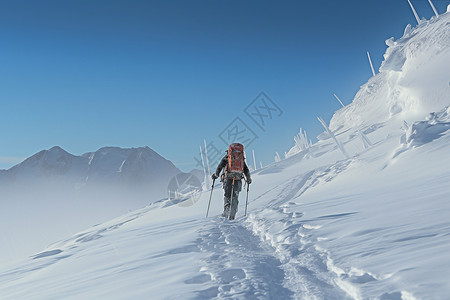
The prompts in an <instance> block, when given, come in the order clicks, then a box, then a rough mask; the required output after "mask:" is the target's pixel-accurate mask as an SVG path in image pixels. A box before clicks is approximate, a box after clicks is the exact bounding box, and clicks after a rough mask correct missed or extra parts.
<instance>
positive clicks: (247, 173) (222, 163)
mask: <svg viewBox="0 0 450 300" xmlns="http://www.w3.org/2000/svg"><path fill="white" fill-rule="evenodd" d="M227 163H228V156H227V155H225V156H224V157H223V158H222V160H221V161H220V163H219V165H218V166H217V169H216V176H217V177H219V175H220V172H221V171H222V169H223V168H225V166H226V165H227ZM244 175H245V178H247V180H248V179H249V178H250V170H249V169H248V167H247V164H246V163H245V161H244Z"/></svg>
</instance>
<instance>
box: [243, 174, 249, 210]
mask: <svg viewBox="0 0 450 300" xmlns="http://www.w3.org/2000/svg"><path fill="white" fill-rule="evenodd" d="M249 189H250V184H248V181H247V199H246V200H245V215H244V217H246V216H247V206H248V190H249Z"/></svg>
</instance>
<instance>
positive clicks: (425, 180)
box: [0, 13, 450, 300]
mask: <svg viewBox="0 0 450 300" xmlns="http://www.w3.org/2000/svg"><path fill="white" fill-rule="evenodd" d="M449 24H450V14H449V13H447V14H444V15H441V16H440V17H439V18H433V19H432V20H431V21H427V22H422V23H421V25H419V26H418V27H417V28H414V29H409V30H407V32H406V34H405V36H404V37H403V38H401V39H399V40H398V41H396V42H394V41H391V42H389V43H390V44H391V46H390V47H389V48H388V50H387V52H386V60H385V62H384V63H383V66H382V68H381V70H380V71H381V72H380V73H379V74H378V75H376V76H375V77H373V78H372V79H370V80H369V82H368V83H367V84H366V85H364V86H363V87H362V88H361V90H360V91H359V92H358V94H357V95H356V97H355V99H354V101H353V103H351V104H350V105H348V106H346V107H344V108H342V109H341V110H339V111H338V112H336V114H335V115H334V116H333V119H332V120H331V123H330V130H332V131H333V134H334V135H335V136H336V138H337V139H338V140H339V142H340V143H341V144H342V145H343V147H345V150H346V152H347V153H348V154H349V156H350V158H345V157H344V155H343V154H342V152H341V151H340V150H339V149H338V148H337V146H336V143H335V142H334V141H333V140H332V139H331V138H329V137H328V138H327V136H326V134H322V135H321V139H320V140H319V142H317V143H315V144H314V145H312V146H311V147H310V148H308V149H306V150H303V151H300V152H297V154H295V155H293V156H291V157H289V158H287V159H285V160H282V161H280V162H276V163H274V164H272V165H269V166H267V167H265V168H263V169H260V170H257V171H256V172H254V174H253V183H252V185H251V186H250V193H249V205H248V211H249V214H248V215H247V217H244V216H243V211H244V207H245V191H242V193H241V195H240V204H239V212H238V218H237V219H236V220H235V221H227V220H224V219H222V218H221V217H220V216H219V215H220V213H221V208H222V190H221V188H220V187H219V186H216V189H215V190H214V191H213V197H212V203H211V210H210V217H209V218H205V214H206V208H207V205H208V199H209V191H207V192H204V193H203V194H202V195H201V196H200V198H199V200H198V201H197V202H195V203H192V202H189V204H183V203H178V204H176V203H172V202H170V201H169V200H161V201H158V202H154V203H153V204H151V205H150V206H147V207H145V208H142V209H140V210H137V211H134V212H131V213H129V214H126V215H124V216H122V217H119V218H116V219H113V220H111V221H109V222H106V223H102V224H99V225H96V226H93V227H91V228H89V229H87V230H85V231H83V232H80V233H78V234H76V235H74V236H72V237H70V238H67V239H66V240H62V241H59V242H56V243H54V244H51V245H49V246H48V247H47V248H46V249H44V250H43V251H41V252H39V253H36V255H34V256H32V257H29V258H24V259H23V260H22V261H20V262H15V263H11V264H9V265H3V266H1V268H0V299H213V298H219V299H223V298H226V299H398V300H400V299H403V300H409V299H448V297H449V295H450V255H449V253H450V201H449V200H450V184H449V182H450V156H449V149H450V131H449V129H450V108H449V106H450V97H449V95H450V90H449V82H448V81H450V73H449V72H450V71H449V70H450V68H448V66H449V65H450V47H449V41H450V38H449V32H450V31H449V30H448V29H449ZM414 49H415V50H414ZM358 130H360V131H362V132H363V133H364V134H365V136H366V137H367V139H369V140H370V141H371V144H372V146H370V147H368V148H367V149H366V147H365V146H367V145H364V144H363V143H362V142H361V140H360V138H359V136H358Z"/></svg>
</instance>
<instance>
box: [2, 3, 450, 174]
mask: <svg viewBox="0 0 450 300" xmlns="http://www.w3.org/2000/svg"><path fill="white" fill-rule="evenodd" d="M413 4H414V5H415V6H416V9H417V11H418V13H419V15H420V16H421V17H426V18H430V17H431V16H432V15H433V12H432V10H431V8H430V7H429V4H428V1H425V0H421V1H418V0H415V1H413ZM434 4H435V6H436V7H437V9H438V11H439V12H440V13H444V12H445V9H446V6H447V4H448V1H437V0H435V1H434ZM408 23H411V24H415V19H414V16H413V14H412V12H411V10H410V8H409V5H408V2H407V1H406V0H389V1H388V0H381V1H380V0H377V1H369V0H367V1H360V0H359V1H354V0H346V1H334V0H324V1H285V0H282V1H242V0H241V1H234V0H232V1H216V0H207V1H196V0H195V1H168V0H160V1H111V0H95V1H92V0H90V1H87V0H84V1H81V0H77V1H74V0H73V1H72V0H67V1H50V0H43V1H23V0H18V1H1V2H0V43H1V47H0V108H1V110H0V116H1V118H0V136H1V138H0V169H5V168H9V167H11V166H12V165H14V164H15V163H17V162H18V161H20V158H25V157H28V156H30V155H32V154H34V153H36V152H38V151H40V150H42V149H48V148H50V147H52V146H54V145H59V146H61V147H63V148H64V149H66V150H67V151H69V152H70V153H72V154H75V155H79V154H82V153H85V152H88V151H94V150H97V149H98V148H100V147H103V146H120V147H138V146H144V145H148V146H149V147H151V148H153V149H154V150H155V151H157V152H158V153H160V154H161V155H163V156H164V157H166V158H167V159H170V160H171V161H173V162H174V163H175V164H176V165H177V166H178V167H179V168H181V169H182V170H185V171H187V170H190V169H191V168H193V167H194V166H195V160H194V156H196V155H197V154H198V151H199V145H200V144H201V143H203V139H207V141H209V142H213V143H214V145H215V146H217V148H220V149H223V150H225V148H226V145H225V143H224V142H222V141H221V139H220V137H219V134H220V133H221V132H222V131H223V130H224V129H225V128H227V126H228V125H229V124H230V122H232V121H233V120H234V119H235V118H236V117H239V118H240V120H242V121H243V122H244V123H245V124H246V125H247V127H249V128H250V129H251V130H252V131H253V132H254V133H255V134H256V135H257V136H258V138H257V139H256V140H255V141H254V142H253V143H252V144H251V145H250V146H249V147H248V148H249V149H247V152H249V150H251V149H255V152H256V155H257V160H258V161H262V162H263V164H267V163H269V162H271V161H273V156H274V153H275V151H278V152H279V153H280V154H282V153H284V151H288V150H289V148H290V147H291V146H292V145H293V136H294V135H295V134H296V133H297V132H298V130H299V128H300V127H302V128H303V129H305V130H306V131H307V133H308V135H309V136H310V138H311V139H313V140H314V139H315V136H317V135H318V134H319V133H320V132H321V131H322V129H321V125H320V123H319V122H318V121H317V119H316V117H317V116H319V115H320V116H322V117H323V118H324V119H325V120H327V121H329V119H330V118H331V116H332V115H333V113H334V111H335V110H337V109H338V108H339V104H338V102H337V101H336V100H335V99H334V98H333V93H336V94H338V95H339V96H340V97H341V99H342V100H343V102H344V103H349V102H350V101H351V99H352V98H353V96H354V95H355V93H356V92H357V91H358V89H359V86H360V85H362V84H363V83H365V82H366V81H367V80H368V79H369V78H370V76H371V72H370V68H369V65H368V62H367V57H366V51H367V50H369V51H370V52H371V54H372V59H373V62H374V65H375V68H378V67H379V66H380V64H381V61H382V57H383V54H384V51H385V49H386V46H385V43H384V41H385V40H386V39H388V38H390V37H391V36H394V37H396V38H399V37H400V36H401V35H402V33H403V30H404V28H405V26H406V25H407V24H408ZM260 92H265V93H266V94H267V95H268V96H269V97H270V99H271V100H272V101H273V102H274V103H276V104H277V105H278V107H279V108H280V109H281V110H282V112H283V113H282V114H281V116H278V114H277V115H274V116H273V119H272V120H267V123H266V124H265V126H264V128H263V129H262V128H260V127H258V126H257V124H256V123H255V122H254V121H253V120H251V118H249V116H248V115H246V114H245V112H244V109H245V108H246V107H247V106H248V105H249V104H250V103H251V102H252V101H253V100H254V99H255V97H257V95H259V94H260Z"/></svg>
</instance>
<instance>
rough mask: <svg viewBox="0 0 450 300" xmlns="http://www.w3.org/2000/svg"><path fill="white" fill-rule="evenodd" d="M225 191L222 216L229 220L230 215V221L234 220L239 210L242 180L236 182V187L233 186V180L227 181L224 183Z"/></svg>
mask: <svg viewBox="0 0 450 300" xmlns="http://www.w3.org/2000/svg"><path fill="white" fill-rule="evenodd" d="M223 189H224V194H225V195H224V199H223V202H224V203H223V206H224V208H223V214H222V216H223V217H225V218H228V215H229V216H230V220H233V219H234V217H235V215H236V212H237V210H238V204H239V200H238V197H239V192H240V191H241V189H242V180H241V179H235V180H234V186H233V178H228V179H225V181H224V183H223ZM231 192H233V197H231Z"/></svg>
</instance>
